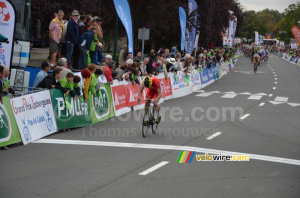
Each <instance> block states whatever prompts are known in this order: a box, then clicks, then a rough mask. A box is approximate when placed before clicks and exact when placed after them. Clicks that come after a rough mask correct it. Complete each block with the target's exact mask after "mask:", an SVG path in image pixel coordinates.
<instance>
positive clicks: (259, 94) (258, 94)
mask: <svg viewBox="0 0 300 198" xmlns="http://www.w3.org/2000/svg"><path fill="white" fill-rule="evenodd" d="M253 95H255V96H266V95H267V94H265V93H257V94H253Z"/></svg>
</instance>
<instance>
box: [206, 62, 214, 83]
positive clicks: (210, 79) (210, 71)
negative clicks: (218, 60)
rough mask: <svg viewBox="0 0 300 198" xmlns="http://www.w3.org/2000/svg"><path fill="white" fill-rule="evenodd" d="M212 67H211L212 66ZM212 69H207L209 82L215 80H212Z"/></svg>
mask: <svg viewBox="0 0 300 198" xmlns="http://www.w3.org/2000/svg"><path fill="white" fill-rule="evenodd" d="M212 67H213V66H212ZM212 67H211V68H209V69H207V74H208V79H209V81H212V80H214V79H215V78H214V72H213V69H212Z"/></svg>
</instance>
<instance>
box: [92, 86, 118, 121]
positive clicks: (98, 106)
mask: <svg viewBox="0 0 300 198" xmlns="http://www.w3.org/2000/svg"><path fill="white" fill-rule="evenodd" d="M99 91H100V92H101V95H100V94H99ZM99 91H97V92H96V96H94V95H93V94H91V93H90V94H89V104H90V107H91V108H90V111H91V116H92V123H93V124H95V123H98V122H100V121H102V120H107V119H109V118H111V117H113V116H115V114H114V106H113V100H112V95H111V89H110V84H109V83H105V84H101V87H100V90H99Z"/></svg>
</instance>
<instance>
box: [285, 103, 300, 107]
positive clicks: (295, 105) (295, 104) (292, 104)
mask: <svg viewBox="0 0 300 198" xmlns="http://www.w3.org/2000/svg"><path fill="white" fill-rule="evenodd" d="M288 104H289V105H291V106H292V107H297V106H300V104H299V103H290V102H288Z"/></svg>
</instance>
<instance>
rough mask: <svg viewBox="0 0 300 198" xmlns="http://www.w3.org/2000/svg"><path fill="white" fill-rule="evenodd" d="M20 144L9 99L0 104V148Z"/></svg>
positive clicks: (4, 99)
mask: <svg viewBox="0 0 300 198" xmlns="http://www.w3.org/2000/svg"><path fill="white" fill-rule="evenodd" d="M18 142H21V136H20V133H19V129H18V127H17V123H16V120H15V117H14V114H13V112H12V109H11V106H10V102H9V98H8V97H4V98H3V104H1V102H0V147H2V146H7V145H10V144H15V143H18Z"/></svg>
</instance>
